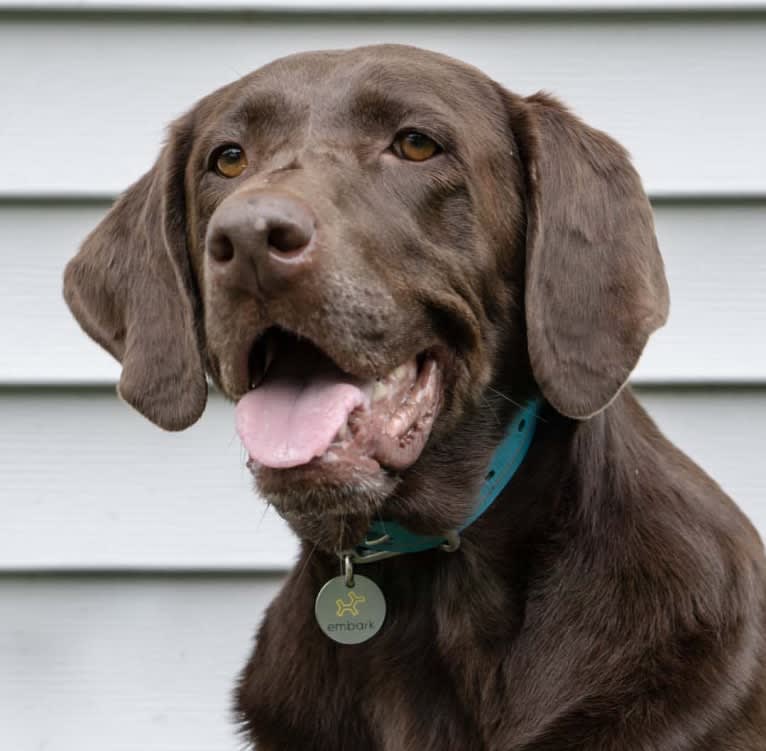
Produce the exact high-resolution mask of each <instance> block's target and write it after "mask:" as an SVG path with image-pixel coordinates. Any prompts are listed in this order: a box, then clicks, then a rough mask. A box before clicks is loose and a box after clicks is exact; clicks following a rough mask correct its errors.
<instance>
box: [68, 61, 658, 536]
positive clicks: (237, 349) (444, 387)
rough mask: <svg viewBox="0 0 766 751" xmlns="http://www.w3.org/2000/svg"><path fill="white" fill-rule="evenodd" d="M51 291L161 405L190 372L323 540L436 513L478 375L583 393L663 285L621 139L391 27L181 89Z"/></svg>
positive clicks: (483, 416) (504, 409) (556, 399)
mask: <svg viewBox="0 0 766 751" xmlns="http://www.w3.org/2000/svg"><path fill="white" fill-rule="evenodd" d="M65 294H66V297H67V301H68V302H69V304H70V306H71V307H72V309H73V311H74V313H75V315H76V316H77V317H78V319H79V320H80V322H81V324H82V325H83V327H84V328H85V330H86V331H87V332H88V333H89V334H90V335H91V336H93V337H94V338H95V339H96V340H97V341H99V343H101V344H102V345H103V346H105V347H106V348H107V349H108V350H109V351H110V352H112V354H114V355H115V356H116V357H117V358H118V359H120V360H121V361H122V363H123V375H122V379H121V382H120V393H121V394H122V396H123V398H125V399H126V400H127V401H129V402H130V403H132V404H133V405H134V406H136V407H137V409H139V410H140V411H141V412H143V413H144V414H145V415H146V416H147V417H149V418H150V419H152V420H153V421H154V422H156V423H157V424H159V425H161V426H162V427H165V428H169V429H179V428H183V427H186V426H187V425H189V424H191V423H192V422H194V421H195V420H196V419H197V417H198V416H199V414H200V413H201V411H202V409H203V407H204V403H205V395H206V382H205V373H206V372H207V373H208V374H209V375H210V376H211V377H212V379H213V380H214V381H215V383H216V384H217V385H218V387H219V388H220V389H221V391H223V393H224V394H226V395H227V396H228V397H230V398H231V399H232V400H234V401H237V402H238V406H237V423H238V428H239V432H240V435H241V437H242V439H243V442H244V444H245V447H246V449H247V450H248V453H249V454H250V456H251V460H252V463H251V466H252V467H253V469H254V472H255V474H256V479H257V482H258V484H259V487H260V489H261V490H262V492H263V493H264V494H265V495H266V496H267V497H268V498H269V499H270V500H272V501H273V503H274V505H275V506H276V507H277V508H278V509H279V510H280V511H281V512H282V513H283V514H285V515H286V516H287V517H288V518H289V519H290V521H291V522H292V523H294V525H295V526H296V527H297V528H298V529H299V531H300V532H302V533H305V534H307V535H309V536H314V537H315V538H318V539H319V540H320V544H327V546H328V547H332V546H334V545H335V544H336V543H337V541H331V540H330V538H332V537H333V536H334V535H337V534H348V535H350V536H351V537H354V538H355V539H353V540H351V539H349V540H346V542H356V541H358V540H359V538H361V536H362V535H363V533H364V531H365V530H366V528H367V525H368V523H369V520H370V519H371V518H372V517H373V516H375V515H378V514H380V513H382V512H385V513H386V514H389V515H393V516H396V517H398V518H400V519H401V520H402V521H405V523H409V524H410V525H411V526H414V527H415V528H421V529H428V531H444V530H446V529H448V528H451V527H453V526H455V525H456V524H459V523H460V521H461V519H462V518H464V517H465V516H466V515H467V513H468V512H469V511H470V503H471V498H472V497H473V491H475V489H476V487H477V486H478V483H479V482H480V480H481V473H482V468H483V466H485V464H486V460H487V458H488V455H489V453H490V452H491V449H492V442H493V440H496V439H497V438H498V437H499V435H500V431H501V429H502V423H503V419H502V418H505V417H507V415H508V414H509V409H510V404H509V403H506V402H505V401H498V399H501V400H502V399H503V398H506V399H508V400H510V401H519V400H522V399H524V398H526V397H528V396H530V395H531V394H532V393H534V392H535V391H536V390H538V389H540V390H541V391H542V393H543V395H544V396H545V397H546V398H547V399H548V400H549V401H550V402H551V404H552V405H553V406H554V407H555V408H556V409H558V410H559V411H560V412H562V413H563V414H565V415H568V416H571V417H575V418H584V417H587V416H589V415H591V414H593V413H594V412H597V411H598V410H600V409H602V408H603V407H604V406H606V405H607V404H608V403H609V401H610V400H611V399H612V398H614V396H615V394H616V393H617V392H618V391H619V389H620V388H621V387H622V385H623V384H624V383H625V381H626V379H627V376H628V374H629V373H630V371H631V369H632V368H633V366H634V365H635V363H636V361H637V359H638V356H639V355H640V352H641V350H642V348H643V346H644V343H645V341H646V338H647V337H648V335H649V333H650V332H651V331H652V330H653V329H654V328H656V327H657V326H658V325H660V324H661V323H662V321H663V320H664V317H665V314H666V308H667V289H666V286H665V280H664V275H663V270H662V263H661V260H660V258H659V254H658V252H657V248H656V243H655V241H654V235H653V227H652V219H651V212H650V209H649V207H648V202H647V200H646V197H645V195H644V193H643V191H642V189H641V186H640V183H639V181H638V178H637V176H636V175H635V173H634V172H633V171H632V169H631V167H630V165H629V163H628V161H627V158H626V156H625V154H624V152H623V151H622V150H621V149H620V147H619V146H617V145H616V144H615V143H614V142H612V141H611V140H610V139H608V138H607V137H606V136H604V135H603V134H601V133H598V132H596V131H593V130H591V129H589V128H587V127H586V126H585V125H583V124H582V123H581V122H579V121H578V120H577V119H576V118H574V117H573V116H572V115H570V114H569V113H567V112H566V110H564V109H563V108H562V107H561V106H560V105H558V104H557V103H556V102H554V101H553V100H551V99H549V98H546V97H543V96H537V97H533V98H529V99H522V98H520V97H517V96H515V95H512V94H510V93H509V92H507V91H505V90H504V89H502V88H501V87H500V86H498V85H497V84H495V83H494V82H492V81H491V80H490V79H488V78H487V77H485V76H483V75H482V74H481V73H479V72H478V71H476V70H475V69H473V68H470V67H468V66H466V65H464V64H461V63H458V62H457V61H454V60H451V59H449V58H446V57H444V56H441V55H437V54H434V53H430V52H425V51H422V50H417V49H413V48H407V47H398V46H382V47H370V48H361V49H357V50H351V51H346V52H320V53H309V54H303V55H296V56H292V57H289V58H285V59H283V60H280V61H277V62H275V63H272V64H271V65H268V66H266V67H265V68H262V69H261V70H259V71H256V72H255V73H253V74H251V75H250V76H247V77H245V78H243V79H241V80H240V81H237V82H235V83H233V84H231V85H229V86H227V87H225V88H223V89H221V90H219V91H217V92H215V93H213V94H212V95H210V96H208V97H206V98H205V99H203V100H202V101H201V102H200V103H198V104H197V105H196V106H195V108H194V109H193V110H191V111H190V112H189V113H188V114H187V115H185V116H184V117H182V118H181V119H180V120H178V121H177V122H176V123H175V124H174V125H173V127H172V129H171V133H170V138H169V141H168V144H167V146H166V147H165V149H164V151H163V153H162V155H161V157H160V159H159V161H158V163H157V165H156V166H155V167H154V169H153V170H152V171H151V172H150V173H148V174H147V175H146V176H145V177H144V178H143V179H142V180H141V181H139V182H138V183H137V184H136V185H135V186H133V188H131V189H130V190H129V191H128V192H127V193H126V194H125V195H123V197H122V198H121V199H120V201H118V203H117V204H116V205H115V207H114V209H113V210H112V212H111V213H110V214H109V216H108V217H107V218H106V219H105V220H104V222H102V224H101V225H100V226H99V227H98V228H97V229H96V230H95V231H94V233H92V234H91V236H90V237H89V238H88V239H87V240H86V242H85V244H84V246H83V249H82V250H81V252H80V254H79V255H78V256H77V257H76V258H75V259H74V260H73V261H72V262H71V263H70V265H69V267H68V269H67V273H66V280H65ZM498 394H500V395H501V396H498ZM498 415H500V417H501V419H499V421H498ZM498 422H499V424H500V427H498ZM479 428H481V430H480V429H479ZM479 434H480V435H482V436H485V438H484V440H483V441H481V442H476V441H474V440H473V437H474V436H476V435H479ZM426 469H428V471H425V470H426ZM423 477H429V478H433V479H430V480H429V481H428V482H426V481H424V480H423V479H422V478H423ZM328 519H330V520H333V522H334V525H333V524H327V523H326V522H327V520H328ZM339 520H343V522H344V523H343V524H341V528H340V533H338V531H337V530H338V524H337V522H338V521H339ZM325 538H326V539H325Z"/></svg>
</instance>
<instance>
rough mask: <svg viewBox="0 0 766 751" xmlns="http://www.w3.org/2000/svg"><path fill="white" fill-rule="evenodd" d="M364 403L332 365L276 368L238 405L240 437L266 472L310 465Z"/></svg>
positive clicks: (346, 377)
mask: <svg viewBox="0 0 766 751" xmlns="http://www.w3.org/2000/svg"><path fill="white" fill-rule="evenodd" d="M364 402H365V396H364V393H363V392H362V390H361V389H360V388H359V382H358V381H357V380H356V379H354V378H353V377H352V376H350V375H348V374H347V373H344V372H343V371H341V370H339V369H338V368H337V367H335V366H334V365H333V364H332V363H330V362H329V361H326V362H324V363H322V364H321V366H320V367H317V363H305V364H304V365H303V366H302V367H297V366H296V365H295V364H293V366H292V367H290V364H289V363H288V364H287V367H285V366H283V367H280V368H272V369H271V371H269V373H268V375H267V378H266V379H265V380H264V382H263V383H262V384H261V385H260V386H258V388H255V389H253V390H252V391H250V392H248V393H247V394H245V396H243V397H242V398H241V399H240V400H239V403H238V404H237V411H236V414H237V432H238V433H239V437H240V438H241V439H242V443H243V444H244V446H245V448H246V449H247V452H248V453H249V454H250V457H251V458H252V459H254V460H255V461H257V462H258V463H260V464H262V465H264V466H266V467H274V468H277V469H279V468H286V467H297V466H299V465H301V464H307V463H308V462H310V461H311V460H312V459H314V458H315V457H317V456H321V455H322V454H324V452H325V451H326V450H327V448H328V446H329V445H330V444H331V443H332V440H333V438H334V437H335V435H336V433H337V432H338V431H339V430H340V429H341V428H342V427H343V426H344V425H345V423H346V421H347V419H348V416H349V414H350V413H351V412H352V410H354V409H355V408H356V407H358V406H359V405H361V404H363V403H364Z"/></svg>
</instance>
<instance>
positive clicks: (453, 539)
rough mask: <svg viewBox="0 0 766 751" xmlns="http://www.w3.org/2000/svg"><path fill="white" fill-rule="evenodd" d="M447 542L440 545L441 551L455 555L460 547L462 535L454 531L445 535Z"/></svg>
mask: <svg viewBox="0 0 766 751" xmlns="http://www.w3.org/2000/svg"><path fill="white" fill-rule="evenodd" d="M444 539H445V540H446V542H443V543H442V544H441V545H439V549H440V550H443V551H444V552H445V553H454V552H455V551H456V550H457V549H458V548H459V547H460V533H459V532H458V531H457V530H456V529H452V530H450V531H449V532H447V534H445V535H444Z"/></svg>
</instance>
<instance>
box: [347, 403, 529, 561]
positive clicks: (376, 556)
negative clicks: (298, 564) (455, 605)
mask: <svg viewBox="0 0 766 751" xmlns="http://www.w3.org/2000/svg"><path fill="white" fill-rule="evenodd" d="M539 409H540V400H539V399H533V400H531V401H529V402H528V403H527V404H526V406H524V407H522V408H521V409H520V410H519V411H518V412H517V413H516V415H515V416H514V418H513V420H512V421H511V424H510V425H509V426H508V429H507V430H506V433H505V438H503V441H502V442H501V443H500V445H499V446H498V447H497V449H496V451H495V453H494V455H493V456H492V461H491V462H490V463H489V467H488V468H487V475H486V477H485V478H484V484H483V485H482V486H481V490H480V491H479V502H478V504H477V505H476V509H475V510H474V512H473V513H472V514H471V515H470V516H469V517H468V519H466V521H465V522H464V523H463V524H462V525H461V526H460V527H459V528H458V529H456V530H453V531H452V532H450V533H448V534H447V535H439V536H427V535H418V534H415V533H414V532H410V530H408V529H406V528H405V527H402V526H401V525H400V524H397V523H396V522H391V521H377V522H373V523H372V525H371V526H370V530H369V532H368V533H367V537H366V538H365V540H364V542H363V543H361V544H360V545H357V546H356V548H354V549H353V551H346V553H347V554H349V555H351V558H352V561H353V562H354V563H372V562H373V561H378V560H382V559H383V558H389V557H391V556H395V555H400V554H402V553H419V552H421V551H423V550H431V549H432V548H442V549H443V550H448V551H451V550H455V549H456V548H457V547H458V545H459V544H460V537H459V535H460V533H461V532H462V531H463V530H465V529H467V528H468V527H470V526H471V524H473V523H474V522H475V521H476V520H477V519H478V518H479V517H480V516H481V515H482V514H483V513H484V512H485V511H486V510H487V509H488V508H489V507H490V506H491V505H492V504H493V503H494V501H495V499H496V498H497V497H498V496H499V495H500V493H501V492H502V491H503V489H504V488H505V486H506V485H507V484H508V483H509V482H510V481H511V478H512V477H513V476H514V475H515V474H516V470H518V468H519V467H520V466H521V463H522V462H523V461H524V457H525V456H526V455H527V451H528V450H529V446H530V445H531V443H532V438H533V437H534V434H535V427H536V426H537V416H538V412H539Z"/></svg>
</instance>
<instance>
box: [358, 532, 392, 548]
mask: <svg viewBox="0 0 766 751" xmlns="http://www.w3.org/2000/svg"><path fill="white" fill-rule="evenodd" d="M390 539H391V535H389V534H386V533H385V532H384V533H383V534H382V535H381V536H380V537H376V538H375V539H374V540H368V539H367V538H366V537H365V538H364V543H363V545H365V547H368V548H375V547H377V546H378V545H385V543H387V542H388V541H389V540H390Z"/></svg>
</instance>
